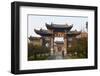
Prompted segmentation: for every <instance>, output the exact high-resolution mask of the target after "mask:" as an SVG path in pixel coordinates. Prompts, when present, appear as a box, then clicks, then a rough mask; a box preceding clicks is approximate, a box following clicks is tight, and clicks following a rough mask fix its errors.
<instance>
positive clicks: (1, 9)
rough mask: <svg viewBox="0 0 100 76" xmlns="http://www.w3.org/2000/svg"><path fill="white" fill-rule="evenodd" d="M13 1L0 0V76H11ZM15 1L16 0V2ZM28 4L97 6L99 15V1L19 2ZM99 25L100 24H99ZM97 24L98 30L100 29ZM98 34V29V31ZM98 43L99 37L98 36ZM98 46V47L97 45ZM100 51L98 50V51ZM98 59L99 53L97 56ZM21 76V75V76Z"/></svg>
mask: <svg viewBox="0 0 100 76" xmlns="http://www.w3.org/2000/svg"><path fill="white" fill-rule="evenodd" d="M12 1H13V0H0V35H1V37H0V76H13V74H11V73H10V55H11V54H10V53H11V48H10V47H11V39H10V38H11V37H10V36H11V33H10V30H11V15H10V14H11V6H10V3H11V2H12ZM16 1H17V0H16ZM21 1H30V2H44V3H59V4H74V5H90V6H98V11H99V13H100V0H21ZM98 20H100V15H98ZM99 24H100V23H99ZM99 24H98V28H100V26H99ZM98 32H100V29H99V31H98ZM98 37H99V38H98V39H99V40H98V42H100V35H99V36H98ZM99 44H100V43H99ZM99 44H98V45H99ZM98 50H100V48H99V49H98ZM98 57H99V58H100V52H99V56H98ZM98 60H99V67H100V59H98ZM99 74H100V68H99V70H85V71H70V72H69V71H67V72H66V71H65V72H54V73H41V74H34V76H55V75H56V76H76V75H77V76H80V75H81V76H85V75H86V76H94V75H95V76H99ZM31 75H33V74H26V76H31ZM21 76H23V75H21Z"/></svg>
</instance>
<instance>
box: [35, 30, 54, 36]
mask: <svg viewBox="0 0 100 76" xmlns="http://www.w3.org/2000/svg"><path fill="white" fill-rule="evenodd" d="M34 31H35V32H36V33H37V34H39V35H41V36H51V35H52V33H51V32H49V31H48V30H44V29H40V30H36V29H34Z"/></svg>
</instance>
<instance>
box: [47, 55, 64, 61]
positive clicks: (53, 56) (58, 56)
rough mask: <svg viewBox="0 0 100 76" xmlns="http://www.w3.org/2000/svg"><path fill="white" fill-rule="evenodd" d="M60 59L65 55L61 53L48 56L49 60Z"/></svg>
mask: <svg viewBox="0 0 100 76" xmlns="http://www.w3.org/2000/svg"><path fill="white" fill-rule="evenodd" d="M59 59H63V57H62V56H61V55H52V56H49V57H48V60H59Z"/></svg>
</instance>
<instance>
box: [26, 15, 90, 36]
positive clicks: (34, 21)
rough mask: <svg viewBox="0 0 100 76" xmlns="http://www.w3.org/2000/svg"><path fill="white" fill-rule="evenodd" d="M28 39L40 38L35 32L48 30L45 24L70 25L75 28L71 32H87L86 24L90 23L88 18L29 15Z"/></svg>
mask: <svg viewBox="0 0 100 76" xmlns="http://www.w3.org/2000/svg"><path fill="white" fill-rule="evenodd" d="M27 19H28V20H27V21H28V37H30V36H34V37H40V36H39V35H38V34H36V33H35V32H34V29H38V30H39V29H41V28H42V29H45V30H46V29H47V28H46V26H45V23H47V24H51V23H54V24H68V25H72V24H73V27H72V29H71V30H75V29H76V30H78V31H81V30H82V31H86V28H85V27H86V22H88V17H86V16H53V15H52V16H50V15H34V14H29V15H28V18H27Z"/></svg>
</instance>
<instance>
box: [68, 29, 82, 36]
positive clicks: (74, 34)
mask: <svg viewBox="0 0 100 76" xmlns="http://www.w3.org/2000/svg"><path fill="white" fill-rule="evenodd" d="M79 34H81V31H77V30H74V31H69V32H68V33H67V35H68V36H76V35H79Z"/></svg>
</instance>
